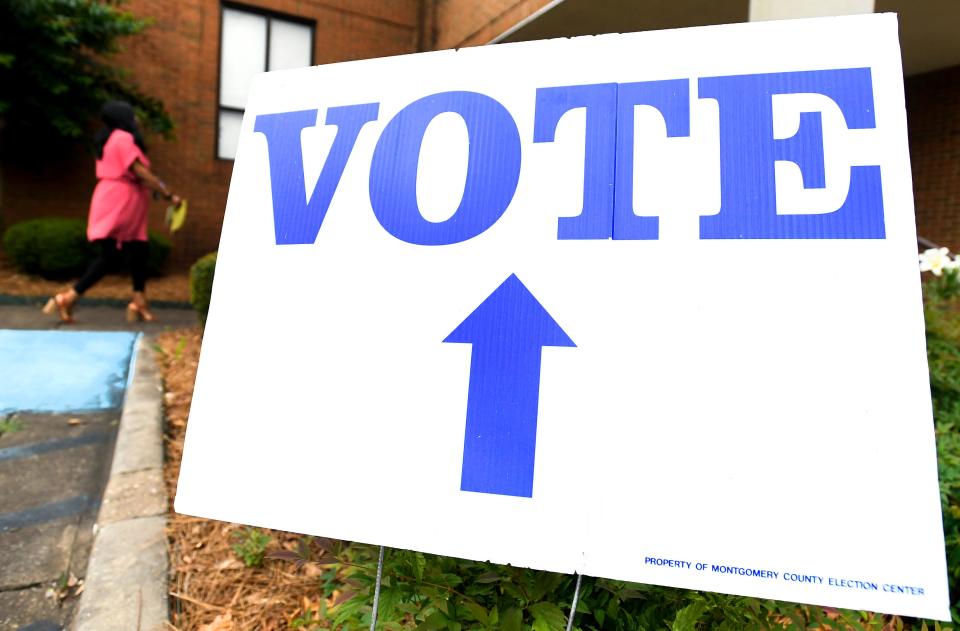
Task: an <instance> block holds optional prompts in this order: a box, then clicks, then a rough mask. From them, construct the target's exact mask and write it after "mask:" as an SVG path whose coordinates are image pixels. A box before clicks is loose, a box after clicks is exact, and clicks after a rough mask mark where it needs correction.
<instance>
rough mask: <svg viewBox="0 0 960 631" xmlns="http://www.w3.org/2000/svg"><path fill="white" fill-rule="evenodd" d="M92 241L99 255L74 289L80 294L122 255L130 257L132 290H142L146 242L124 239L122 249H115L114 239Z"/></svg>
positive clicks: (145, 274)
mask: <svg viewBox="0 0 960 631" xmlns="http://www.w3.org/2000/svg"><path fill="white" fill-rule="evenodd" d="M94 243H95V244H96V245H97V246H98V247H99V248H100V256H98V257H97V258H95V259H94V260H93V262H92V263H90V267H88V268H87V271H86V272H84V274H83V276H82V277H80V280H78V281H77V284H76V285H74V286H73V289H74V291H76V292H77V293H78V294H82V293H83V292H85V291H87V290H88V289H90V288H91V287H93V285H95V284H96V282H97V281H98V280H100V279H101V278H103V275H104V274H106V273H107V271H108V270H109V269H110V268H112V267H115V266H116V264H117V262H118V261H120V260H121V259H122V257H123V256H124V255H127V256H129V259H130V275H131V276H132V277H133V291H143V289H144V287H146V285H147V242H146V241H125V242H124V243H123V249H122V250H118V249H117V241H116V239H97V240H96V241H94Z"/></svg>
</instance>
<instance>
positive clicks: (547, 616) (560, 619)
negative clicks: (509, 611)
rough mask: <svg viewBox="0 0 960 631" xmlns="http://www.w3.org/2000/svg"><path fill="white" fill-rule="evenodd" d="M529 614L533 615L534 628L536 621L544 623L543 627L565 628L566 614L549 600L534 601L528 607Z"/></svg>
mask: <svg viewBox="0 0 960 631" xmlns="http://www.w3.org/2000/svg"><path fill="white" fill-rule="evenodd" d="M528 609H529V611H530V615H531V616H533V621H534V628H536V625H537V623H538V622H539V623H540V624H541V625H546V626H545V627H544V629H560V630H562V629H565V628H566V625H567V616H566V615H565V614H564V613H563V611H561V610H560V607H557V606H556V605H555V604H553V603H551V602H545V601H544V602H539V603H534V604H532V605H530V607H528Z"/></svg>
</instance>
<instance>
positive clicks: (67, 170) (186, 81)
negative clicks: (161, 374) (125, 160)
mask: <svg viewBox="0 0 960 631" xmlns="http://www.w3.org/2000/svg"><path fill="white" fill-rule="evenodd" d="M244 4H248V5H250V6H256V7H260V8H264V9H270V10H273V11H279V12H282V13H286V14H289V15H294V16H301V17H306V18H309V19H312V20H315V21H316V34H315V42H316V50H315V51H314V58H315V60H316V63H319V64H324V63H331V62H336V61H349V60H354V59H364V58H369V57H380V56H387V55H396V54H402V53H409V52H415V51H416V50H417V47H418V42H419V31H418V24H419V20H420V2H419V0H250V1H249V2H244ZM124 8H125V9H127V10H129V11H132V12H133V13H134V14H136V15H137V16H140V17H149V18H152V20H153V24H152V25H151V26H150V27H149V28H148V29H147V30H146V31H144V33H143V34H141V35H139V36H136V37H133V38H130V39H128V40H126V41H125V42H124V43H123V45H124V47H125V50H124V51H123V52H122V53H121V54H119V55H117V56H116V58H115V59H116V60H117V61H118V63H119V64H120V65H121V66H123V67H124V68H126V69H127V70H128V71H129V72H130V74H131V76H132V77H133V79H134V80H135V81H136V82H137V83H138V84H139V85H140V87H141V88H142V89H143V90H144V91H145V92H146V93H148V94H151V95H154V96H158V97H160V98H161V99H163V101H164V103H165V104H166V106H167V109H168V111H169V112H170V114H171V115H172V117H173V119H174V121H175V122H176V125H177V129H176V140H175V141H173V142H170V141H164V140H162V139H160V138H156V137H153V138H151V137H148V138H147V142H148V144H149V146H150V154H149V155H150V159H151V160H152V162H153V169H154V171H155V172H156V173H157V174H159V175H160V176H161V177H162V178H163V179H164V180H166V182H167V183H168V184H170V185H171V187H173V188H174V190H176V191H177V192H179V193H181V194H183V195H185V196H187V197H188V198H189V200H190V217H189V220H188V222H187V224H186V225H185V226H184V229H183V230H182V231H181V232H179V233H177V236H176V241H175V243H174V252H173V260H172V264H173V266H174V267H180V268H182V267H185V266H188V265H189V264H190V263H192V262H193V261H194V260H195V259H196V258H197V257H199V256H200V255H202V254H204V253H206V252H209V251H212V250H215V249H217V246H218V243H219V240H220V226H221V222H222V220H223V211H224V205H225V203H226V197H227V187H228V185H229V181H230V174H231V171H232V168H233V162H232V161H226V160H218V159H216V158H215V157H214V156H215V142H216V128H217V87H218V86H217V80H218V65H219V50H220V35H219V33H220V2H219V0H178V1H177V2H170V0H130V2H128V3H126V4H125V5H124ZM93 166H94V165H93V158H92V156H89V155H87V154H85V153H84V152H83V151H82V150H78V151H76V152H74V153H73V154H70V155H62V156H50V160H49V161H48V162H47V163H46V164H44V165H43V167H42V168H39V169H36V170H26V169H21V168H16V167H14V166H12V165H6V164H5V165H3V169H2V176H3V183H2V187H0V190H2V198H0V204H2V207H0V219H2V223H3V226H0V228H2V227H5V226H8V225H10V224H11V223H14V222H17V221H20V220H23V219H28V218H32V217H40V216H48V215H57V216H66V217H86V214H87V209H88V204H89V200H90V195H91V192H92V191H93V187H94V185H95V183H96V180H95V179H94V174H93ZM163 208H164V204H162V203H160V202H156V203H154V204H153V205H152V215H151V218H150V225H151V227H152V228H155V229H162V228H163V222H162V216H163Z"/></svg>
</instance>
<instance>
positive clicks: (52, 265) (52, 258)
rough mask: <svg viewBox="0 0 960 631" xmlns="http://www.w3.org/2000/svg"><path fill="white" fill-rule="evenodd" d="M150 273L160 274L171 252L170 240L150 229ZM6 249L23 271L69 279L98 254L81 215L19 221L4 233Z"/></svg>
mask: <svg viewBox="0 0 960 631" xmlns="http://www.w3.org/2000/svg"><path fill="white" fill-rule="evenodd" d="M148 241H149V244H150V248H149V254H148V256H147V273H148V274H150V275H151V276H157V275H159V274H160V271H161V269H162V268H163V264H164V263H165V262H166V260H167V257H168V256H169V254H170V240H169V239H167V238H166V237H164V236H163V235H161V234H157V233H155V232H153V231H150V233H149V235H148ZM3 250H4V252H6V254H7V257H8V258H9V259H10V260H11V261H12V262H13V264H14V265H15V266H16V267H17V268H18V269H19V270H20V271H22V272H26V273H28V274H38V275H40V276H43V277H44V278H51V279H57V280H60V279H65V278H71V277H75V276H78V275H80V274H82V273H83V271H84V270H85V269H86V268H87V265H89V264H90V261H92V260H93V259H94V258H95V257H96V256H97V248H96V246H94V245H93V244H92V243H90V242H89V241H87V224H86V223H85V222H83V221H81V220H79V219H66V218H63V217H43V218H40V219H30V220H28V221H22V222H20V223H16V224H14V225H12V226H10V228H8V229H7V231H6V232H5V233H4V235H3Z"/></svg>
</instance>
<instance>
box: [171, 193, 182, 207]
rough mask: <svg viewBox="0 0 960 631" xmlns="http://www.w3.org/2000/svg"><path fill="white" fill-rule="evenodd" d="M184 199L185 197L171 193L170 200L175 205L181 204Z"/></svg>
mask: <svg viewBox="0 0 960 631" xmlns="http://www.w3.org/2000/svg"><path fill="white" fill-rule="evenodd" d="M182 201H183V198H182V197H180V196H179V195H171V196H170V202H171V203H172V204H173V205H174V206H179V205H180V202H182Z"/></svg>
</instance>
